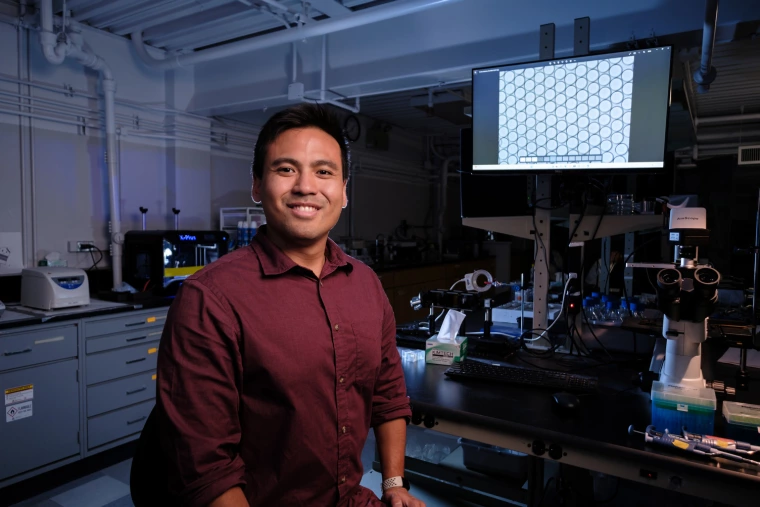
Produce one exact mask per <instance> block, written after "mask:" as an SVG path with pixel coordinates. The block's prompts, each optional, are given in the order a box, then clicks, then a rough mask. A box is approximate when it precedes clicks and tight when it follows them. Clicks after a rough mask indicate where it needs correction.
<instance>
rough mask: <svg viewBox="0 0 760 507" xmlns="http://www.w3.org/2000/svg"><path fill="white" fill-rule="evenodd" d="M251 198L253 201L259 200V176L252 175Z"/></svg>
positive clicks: (257, 201)
mask: <svg viewBox="0 0 760 507" xmlns="http://www.w3.org/2000/svg"><path fill="white" fill-rule="evenodd" d="M251 198H252V199H253V202H255V203H260V202H261V178H257V177H256V176H254V177H253V185H252V186H251Z"/></svg>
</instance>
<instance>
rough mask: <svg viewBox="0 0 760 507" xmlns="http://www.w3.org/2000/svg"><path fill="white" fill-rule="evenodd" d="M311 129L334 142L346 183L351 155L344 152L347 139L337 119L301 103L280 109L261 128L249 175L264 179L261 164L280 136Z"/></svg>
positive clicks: (320, 109) (312, 106) (326, 112)
mask: <svg viewBox="0 0 760 507" xmlns="http://www.w3.org/2000/svg"><path fill="white" fill-rule="evenodd" d="M307 127H314V128H318V129H320V130H323V131H324V132H326V133H327V134H329V135H330V136H331V137H332V138H333V139H335V140H336V141H337V142H338V146H340V159H341V164H342V165H343V181H347V180H348V176H349V173H350V168H351V153H350V151H349V149H348V139H346V134H345V132H344V130H343V128H342V127H341V124H340V120H339V119H338V116H337V115H336V114H335V113H333V112H331V111H329V110H328V109H327V108H324V107H322V106H320V105H319V104H309V103H303V104H298V105H297V106H293V107H290V108H288V109H284V110H282V111H280V112H278V113H276V114H275V115H274V116H272V117H271V118H269V120H267V122H266V123H265V124H264V126H263V127H262V128H261V132H260V133H259V137H258V139H257V140H256V147H255V148H254V149H253V163H252V164H251V174H252V175H253V177H254V178H258V179H261V178H262V177H263V176H264V161H265V160H266V158H267V150H268V149H269V145H270V144H272V142H273V141H274V140H275V139H277V137H278V136H279V135H280V134H282V133H283V132H285V131H287V130H291V129H297V128H307Z"/></svg>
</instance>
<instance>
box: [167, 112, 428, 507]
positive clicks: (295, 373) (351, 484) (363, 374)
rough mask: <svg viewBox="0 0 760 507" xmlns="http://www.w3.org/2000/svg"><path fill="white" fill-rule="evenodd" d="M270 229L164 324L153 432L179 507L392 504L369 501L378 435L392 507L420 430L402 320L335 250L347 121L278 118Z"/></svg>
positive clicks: (261, 168) (408, 502)
mask: <svg viewBox="0 0 760 507" xmlns="http://www.w3.org/2000/svg"><path fill="white" fill-rule="evenodd" d="M252 173H253V188H252V196H253V199H254V201H255V202H260V203H261V204H262V206H263V208H264V213H265V215H266V218H267V225H265V226H262V227H260V228H259V229H258V233H257V235H256V236H255V238H254V241H253V242H252V244H251V246H250V247H246V248H242V249H240V250H237V251H235V252H232V253H230V254H228V255H226V256H224V257H222V258H221V259H219V260H218V261H216V262H214V263H213V264H211V265H209V266H207V267H206V268H205V269H203V270H202V271H200V272H199V273H197V274H196V275H194V276H192V277H190V278H188V279H187V280H186V281H185V282H184V284H183V286H182V289H181V290H180V292H179V294H178V295H177V298H176V300H175V301H174V303H173V305H172V307H171V310H170V312H169V317H168V320H167V324H166V328H165V332H164V336H163V338H162V343H161V350H160V353H159V362H158V363H159V364H158V401H157V418H158V421H159V428H160V431H161V434H162V445H163V448H164V451H165V454H166V456H167V457H168V461H169V467H168V468H169V489H170V490H171V492H172V493H173V494H175V495H176V496H178V497H179V500H180V503H181V504H182V505H188V506H191V507H195V506H206V505H210V506H212V507H238V506H248V505H250V506H252V507H253V506H259V505H261V506H278V507H286V506H334V505H339V506H341V507H343V506H345V507H352V506H362V507H364V506H373V505H383V504H382V503H381V502H380V501H379V500H378V499H377V497H376V496H375V495H374V494H373V493H372V492H371V491H369V490H367V489H365V488H362V487H361V486H359V482H360V480H361V478H362V464H361V451H362V448H363V447H364V443H365V441H366V438H367V434H368V431H369V428H370V427H374V429H375V436H376V438H377V443H378V448H379V452H380V458H381V461H382V468H383V479H384V480H385V482H384V486H385V487H386V488H387V489H385V490H384V494H383V500H384V501H385V502H386V504H389V505H392V506H393V507H424V506H423V504H422V502H419V501H418V500H416V499H414V498H413V497H412V496H410V494H409V493H408V491H407V489H406V488H404V487H402V485H403V486H407V487H408V483H406V481H405V480H403V478H402V476H403V473H404V451H405V446H406V424H407V422H408V418H409V417H410V415H411V413H410V407H409V399H408V398H407V396H406V389H405V384H404V378H403V372H402V369H401V366H400V360H399V354H398V351H397V349H396V343H395V329H396V327H395V320H394V317H393V312H392V310H391V307H390V304H389V303H388V300H387V298H386V297H385V293H384V291H383V288H382V286H381V284H380V282H379V280H378V278H377V276H375V274H374V273H373V272H372V271H371V270H370V269H369V268H368V267H367V266H365V265H364V264H362V263H360V262H358V261H356V260H354V259H352V258H350V257H348V256H347V255H345V254H344V253H343V252H342V251H341V250H340V249H339V248H338V247H337V245H336V244H335V243H334V242H333V241H331V240H330V239H329V238H328V233H329V232H330V230H331V229H332V228H333V227H334V226H335V224H336V223H337V222H338V218H339V217H340V213H341V208H345V206H346V203H347V202H348V201H347V196H346V183H347V181H348V176H349V174H348V173H349V153H348V147H347V143H346V141H345V138H344V135H343V132H342V130H341V128H340V124H339V122H338V121H337V120H336V118H335V117H334V116H332V115H331V114H329V113H328V112H327V111H326V110H324V109H323V108H321V107H319V106H316V105H306V104H303V105H299V106H296V107H293V108H291V109H289V110H285V111H282V112H280V113H277V114H276V115H274V116H273V117H272V118H271V119H270V120H269V121H268V122H267V123H266V125H264V127H263V128H262V130H261V133H260V135H259V138H258V140H257V142H256V147H255V150H254V159H253V167H252Z"/></svg>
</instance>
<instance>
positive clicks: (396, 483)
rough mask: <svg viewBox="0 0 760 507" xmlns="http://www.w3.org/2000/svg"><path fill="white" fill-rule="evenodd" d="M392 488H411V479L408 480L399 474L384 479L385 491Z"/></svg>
mask: <svg viewBox="0 0 760 507" xmlns="http://www.w3.org/2000/svg"><path fill="white" fill-rule="evenodd" d="M391 488H404V489H406V490H408V489H409V481H407V480H406V479H405V478H403V477H401V476H398V477H389V478H388V479H385V480H384V481H383V491H384V492H385V491H386V490H389V489H391Z"/></svg>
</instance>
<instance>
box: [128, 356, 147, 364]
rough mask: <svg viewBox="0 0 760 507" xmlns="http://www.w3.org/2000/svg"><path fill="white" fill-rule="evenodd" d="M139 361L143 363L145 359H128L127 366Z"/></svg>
mask: <svg viewBox="0 0 760 507" xmlns="http://www.w3.org/2000/svg"><path fill="white" fill-rule="evenodd" d="M140 361H145V358H144V357H141V358H140V359H130V360H129V361H127V364H133V363H139V362H140Z"/></svg>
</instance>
